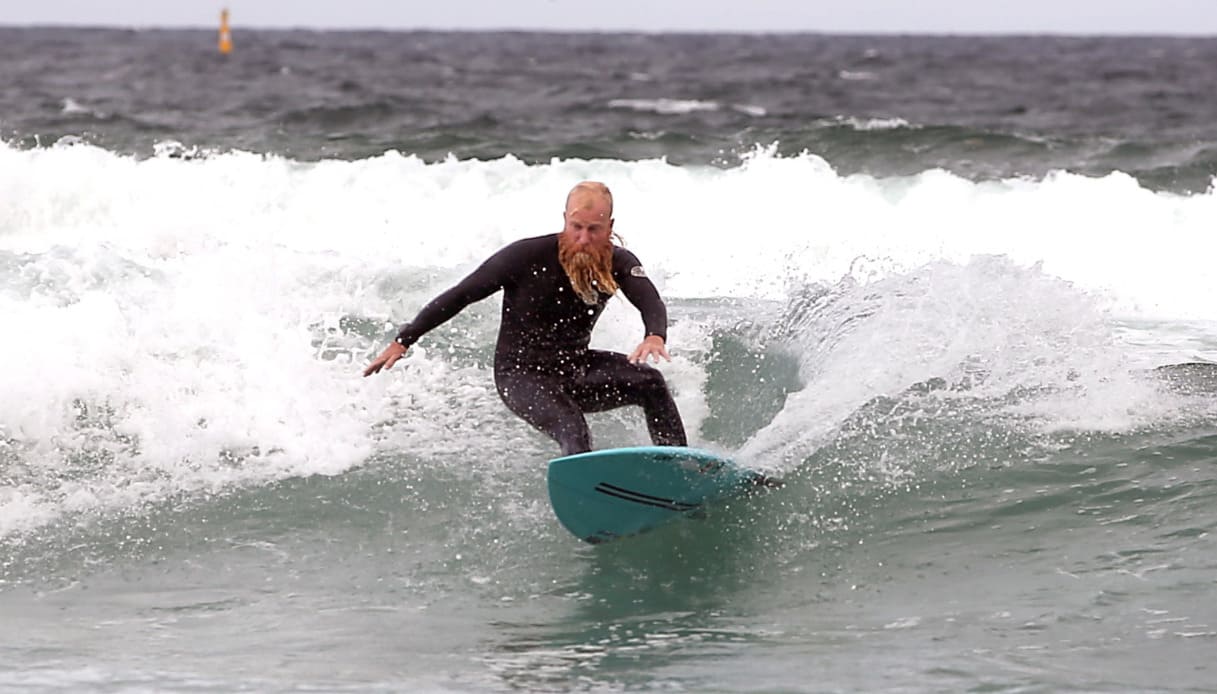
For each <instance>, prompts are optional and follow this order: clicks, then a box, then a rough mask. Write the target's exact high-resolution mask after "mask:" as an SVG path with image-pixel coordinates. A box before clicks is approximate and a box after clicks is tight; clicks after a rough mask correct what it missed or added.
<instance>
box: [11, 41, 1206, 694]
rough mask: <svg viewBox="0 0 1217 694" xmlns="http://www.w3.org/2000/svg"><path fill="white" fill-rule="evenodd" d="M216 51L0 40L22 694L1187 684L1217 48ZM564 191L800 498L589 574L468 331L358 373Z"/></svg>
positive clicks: (712, 517)
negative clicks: (641, 275) (614, 240)
mask: <svg viewBox="0 0 1217 694" xmlns="http://www.w3.org/2000/svg"><path fill="white" fill-rule="evenodd" d="M234 40H235V49H234V51H233V53H232V54H231V55H229V56H226V57H225V56H222V55H220V54H218V52H217V51H216V45H215V43H216V42H215V33H214V31H210V30H208V31H202V30H199V31H169V30H145V31H129V30H89V29H66V28H57V29H46V28H11V27H10V28H0V325H2V326H3V328H2V330H3V333H2V334H3V338H2V339H0V691H3V692H51V691H86V692H130V691H135V692H144V691H147V692H213V691H214V692H231V691H257V692H313V691H343V692H388V691H394V692H396V691H411V692H505V691H530V692H531V691H555V692H557V691H588V692H619V691H697V692H703V691H721V692H737V691H746V692H863V691H865V692H874V691H890V692H942V691H972V692H1062V691H1073V692H1167V691H1170V692H1202V691H1204V692H1211V691H1217V665H1214V661H1213V654H1214V653H1217V542H1215V538H1214V530H1215V529H1217V272H1215V271H1214V268H1213V264H1214V262H1215V260H1217V190H1215V188H1214V176H1215V175H1217V93H1215V92H1214V90H1213V89H1212V85H1213V83H1214V79H1215V78H1217V41H1214V40H1212V39H1172V38H1119V39H1115V38H1093V37H1092V38H1067V37H1058V38H1047V37H1006V38H967V37H916V36H886V37H865V36H857V37H837V36H816V35H806V36H794V35H777V36H708V35H591V34H588V35H558V34H527V33H506V34H491V33H485V34H462V33H387V32H385V33H372V32H369V33H327V32H311V31H282V32H270V31H242V30H241V28H240V27H239V26H238V27H236V32H235V35H234ZM585 178H593V179H598V180H603V181H605V182H606V183H608V184H609V186H610V187H611V188H612V189H613V191H614V193H615V195H616V203H617V209H616V220H617V223H616V228H617V230H618V231H619V232H620V233H621V234H622V236H623V237H624V238H625V240H626V243H627V245H628V247H629V248H630V249H631V250H633V251H634V252H635V253H636V254H637V255H638V256H639V257H640V258H641V259H642V260H643V261H644V262H645V264H646V266H647V268H648V272H649V274H650V275H651V276H652V277H653V278H654V280H655V281H656V284H657V286H658V287H659V288H660V290H661V292H662V294H663V295H664V297H665V298H666V299H667V301H668V306H669V312H670V315H671V329H670V336H669V347H670V349H671V352H672V356H673V359H672V362H671V363H670V364H667V363H665V364H663V365H662V367H661V368H662V369H663V371H664V373H665V374H666V376H667V378H668V380H669V383H670V384H671V386H672V388H673V390H674V391H675V394H676V398H677V402H678V405H679V407H680V408H681V411H682V413H683V415H684V417H685V420H686V425H687V428H688V430H689V432H690V435H691V443H692V444H694V445H697V446H700V447H704V448H708V449H711V450H715V451H719V452H722V453H724V454H727V455H730V456H732V457H734V458H736V459H738V460H740V461H742V462H744V463H746V464H749V465H752V466H755V467H758V468H761V469H764V470H767V471H770V472H772V473H774V474H779V475H781V476H783V477H784V478H785V479H786V480H787V485H786V487H785V488H783V489H781V490H776V491H773V492H770V493H767V494H761V495H757V496H753V497H747V498H744V499H742V500H739V501H735V502H732V503H730V504H728V505H725V506H723V507H720V508H717V509H714V510H712V511H711V512H710V513H708V514H707V515H706V517H705V518H700V519H693V520H689V521H685V522H680V523H677V524H675V525H672V526H670V527H667V528H665V529H662V530H659V531H656V532H654V533H650V534H647V535H643V536H640V537H637V538H633V539H630V540H626V541H622V542H618V543H611V544H607V545H601V546H589V545H585V544H582V543H581V542H579V541H578V540H576V539H575V538H574V537H572V536H570V535H569V534H567V533H566V532H565V531H564V530H563V529H562V528H561V527H560V526H559V525H558V523H557V521H556V520H555V518H554V517H553V514H552V512H551V510H550V508H549V503H548V499H547V496H546V492H545V464H546V461H547V460H548V459H549V458H551V457H553V456H555V455H556V454H557V448H556V446H555V445H554V444H553V443H551V442H550V441H548V440H547V439H545V438H544V437H543V436H541V435H539V434H537V433H535V432H533V431H532V430H531V429H529V428H528V427H527V426H526V425H524V424H523V423H522V422H520V421H518V420H516V419H515V418H514V417H513V416H512V415H510V414H509V413H508V412H507V410H506V408H505V407H504V406H503V405H502V404H501V403H500V402H499V400H498V397H497V395H496V394H495V391H494V387H493V384H492V380H491V375H490V360H491V354H492V349H493V342H494V337H495V333H496V330H497V326H498V313H497V312H498V306H499V304H498V299H497V297H496V298H492V299H489V300H487V301H484V302H482V303H479V304H476V305H474V306H471V307H470V308H469V309H467V310H466V311H465V312H463V313H462V314H460V315H459V316H458V317H456V318H455V319H453V320H452V321H450V322H449V323H448V324H446V325H444V326H442V327H441V328H440V329H438V330H436V331H434V332H433V333H432V334H430V335H429V336H427V337H426V338H425V339H424V340H423V341H422V342H420V343H419V345H418V346H417V347H416V348H415V349H413V350H411V352H410V354H409V355H408V356H407V358H406V359H405V360H403V362H401V363H400V364H399V365H398V367H395V368H394V369H393V370H391V371H390V372H387V373H386V374H381V375H378V376H376V377H373V378H368V379H364V378H361V377H360V371H361V370H362V368H363V365H364V364H366V363H367V362H368V360H369V359H370V358H371V357H372V356H373V355H375V354H376V353H377V352H379V350H380V349H381V348H383V346H384V345H385V344H386V343H387V341H388V339H389V338H390V337H391V336H392V334H393V333H394V332H395V329H396V325H397V324H399V323H401V322H404V321H406V320H408V319H410V318H411V317H412V316H413V315H414V312H416V311H417V310H418V309H419V308H420V307H421V306H422V305H423V304H424V303H425V302H426V301H428V300H429V299H430V298H431V297H433V296H434V295H435V294H437V293H438V292H439V291H442V290H443V289H445V288H447V287H448V286H450V285H451V284H452V283H453V282H455V281H456V280H458V279H459V278H460V277H462V276H463V275H464V273H466V272H468V271H470V270H471V269H472V268H473V267H475V266H476V265H477V264H478V263H479V262H480V261H481V260H482V259H483V258H484V257H486V256H487V255H488V254H489V253H490V252H492V251H494V250H496V249H497V248H499V247H500V246H502V245H503V244H505V243H507V242H510V241H512V240H515V239H518V238H523V237H526V236H534V235H538V234H543V233H551V232H556V231H558V230H559V229H560V226H561V211H562V201H563V197H564V195H565V193H566V191H567V190H568V189H569V187H570V186H571V185H572V184H573V183H575V182H577V181H579V180H581V179H585ZM640 333H641V323H640V320H639V318H638V316H637V313H636V312H635V311H634V310H633V309H632V308H631V307H630V306H629V305H628V303H626V302H625V301H623V300H615V301H614V302H613V303H612V305H611V306H610V308H609V310H608V311H607V312H606V314H605V316H604V318H603V319H602V321H601V324H600V326H599V327H598V329H597V332H596V334H595V337H594V339H593V345H594V346H597V347H601V348H606V349H616V350H623V351H628V350H629V349H631V348H632V347H633V346H634V345H635V344H636V343H637V341H638V339H639V337H640ZM590 421H591V424H592V430H593V435H594V437H595V441H596V444H597V446H600V447H608V446H618V445H635V444H640V443H645V442H646V430H645V426H644V424H643V422H642V418H641V415H640V413H639V412H637V411H633V410H619V411H616V412H612V413H605V414H600V415H594V416H592V417H591V419H590Z"/></svg>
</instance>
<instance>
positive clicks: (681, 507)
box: [596, 482, 701, 511]
mask: <svg viewBox="0 0 1217 694" xmlns="http://www.w3.org/2000/svg"><path fill="white" fill-rule="evenodd" d="M596 491H598V492H600V493H601V494H607V495H608V496H615V497H617V498H618V499H623V500H625V501H633V502H634V503H636V504H643V505H645V506H655V507H657V508H666V509H668V510H669V511H691V510H693V509H695V508H697V507H698V506H700V505H701V504H690V503H686V502H684V501H676V500H674V499H665V498H663V497H662V496H651V495H650V494H643V493H642V492H636V491H633V490H630V489H625V488H624V487H618V486H616V485H612V484H608V483H607V482H601V483H600V484H597V485H596Z"/></svg>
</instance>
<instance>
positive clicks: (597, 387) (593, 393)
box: [570, 350, 688, 446]
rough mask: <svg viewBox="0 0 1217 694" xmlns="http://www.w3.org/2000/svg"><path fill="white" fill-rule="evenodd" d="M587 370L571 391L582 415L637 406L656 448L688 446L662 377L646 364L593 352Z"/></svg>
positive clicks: (674, 405)
mask: <svg viewBox="0 0 1217 694" xmlns="http://www.w3.org/2000/svg"><path fill="white" fill-rule="evenodd" d="M587 359H588V363H587V370H586V371H584V373H583V375H582V377H580V378H576V379H575V384H574V386H573V387H571V388H570V394H571V396H572V397H573V398H574V401H575V402H576V403H578V405H579V407H580V408H582V410H583V411H584V412H602V411H604V410H611V409H613V408H616V407H623V406H625V405H639V406H641V407H642V410H643V412H644V413H645V414H646V420H647V431H649V432H650V434H651V441H652V442H653V443H654V444H655V445H656V446H687V445H688V439H687V438H686V437H685V425H684V424H683V423H682V422H681V421H680V412H679V411H678V410H677V409H676V402H675V401H674V400H672V393H671V392H669V391H668V384H667V382H666V381H664V379H663V374H662V373H660V372H659V369H656V368H654V367H651V366H647V365H645V364H631V363H630V360H629V359H628V358H627V357H626V356H625V355H624V354H618V353H616V352H603V351H599V350H592V351H590V352H588V355H587Z"/></svg>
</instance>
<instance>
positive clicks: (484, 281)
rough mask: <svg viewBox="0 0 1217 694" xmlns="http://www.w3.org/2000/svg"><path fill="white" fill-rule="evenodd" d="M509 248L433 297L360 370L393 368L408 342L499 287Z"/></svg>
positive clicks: (368, 373) (369, 372)
mask: <svg viewBox="0 0 1217 694" xmlns="http://www.w3.org/2000/svg"><path fill="white" fill-rule="evenodd" d="M510 249H511V246H508V247H507V248H504V249H503V250H501V251H499V252H498V253H495V254H494V255H492V256H491V257H490V258H489V259H488V260H486V262H484V263H482V264H481V266H479V267H478V269H476V270H474V271H473V272H472V273H470V274H469V276H468V277H466V278H465V279H463V280H461V281H460V282H459V283H458V284H457V285H456V286H455V287H452V288H451V289H449V290H448V291H446V292H444V293H443V294H440V295H439V296H437V297H435V298H434V299H432V300H431V301H430V302H429V303H428V304H427V305H426V306H424V307H423V308H422V310H421V311H419V312H418V315H417V316H415V318H414V320H412V321H410V322H409V323H406V324H405V325H403V326H402V328H401V330H400V331H399V332H398V333H397V337H396V338H395V339H394V340H393V341H392V342H390V343H389V346H388V347H385V349H384V351H383V352H381V353H380V355H379V356H377V357H376V358H375V359H373V360H372V363H370V364H368V366H367V368H365V369H364V370H363V375H364V376H371V375H372V374H374V373H379V372H380V370H381V369H390V368H393V365H394V364H396V363H397V360H398V359H401V358H402V357H403V356H405V354H406V350H407V349H409V347H410V345H412V344H414V343H415V342H417V341H418V339H419V338H421V337H422V336H423V335H425V334H427V333H428V332H430V331H431V330H434V329H435V328H437V327H439V326H440V325H442V324H444V323H445V322H447V321H448V320H449V319H450V318H452V317H453V316H455V315H456V314H458V313H460V312H461V311H462V310H463V309H464V308H465V307H466V306H468V305H469V304H472V303H474V302H475V301H481V300H482V299H485V298H486V297H488V296H490V295H491V294H493V293H495V292H497V291H498V290H500V289H502V288H503V283H504V282H505V281H506V277H507V275H506V273H507V271H508V269H509V268H510V267H511V258H510V256H509V254H508V251H509V250H510Z"/></svg>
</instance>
